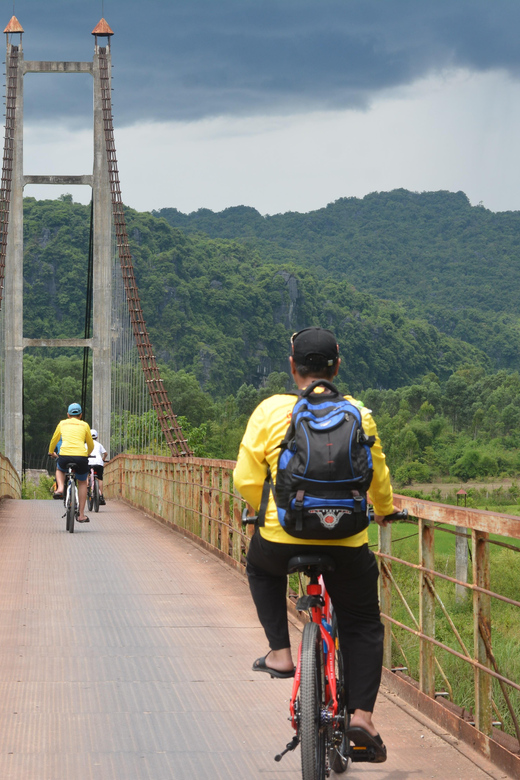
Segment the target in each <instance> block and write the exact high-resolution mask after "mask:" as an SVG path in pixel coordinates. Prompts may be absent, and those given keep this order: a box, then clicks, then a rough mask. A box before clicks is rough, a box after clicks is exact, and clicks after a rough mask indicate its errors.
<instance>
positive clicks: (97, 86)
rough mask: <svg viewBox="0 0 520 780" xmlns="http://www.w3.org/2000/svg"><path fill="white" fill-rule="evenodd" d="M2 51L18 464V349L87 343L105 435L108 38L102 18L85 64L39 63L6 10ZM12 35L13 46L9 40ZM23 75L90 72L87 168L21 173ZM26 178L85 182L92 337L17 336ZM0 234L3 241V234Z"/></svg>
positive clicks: (8, 383) (11, 420)
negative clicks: (103, 68) (101, 41)
mask: <svg viewBox="0 0 520 780" xmlns="http://www.w3.org/2000/svg"><path fill="white" fill-rule="evenodd" d="M4 32H5V34H6V36H7V55H6V79H7V83H6V88H7V92H6V147H7V148H5V149H4V166H3V177H2V190H4V192H2V193H1V194H2V195H3V196H4V197H3V198H2V206H3V209H2V212H1V215H0V227H1V228H2V238H3V239H4V240H3V241H2V244H4V246H0V249H2V248H3V249H4V251H5V284H4V295H3V298H4V306H5V420H6V430H5V454H6V455H7V457H8V458H9V460H10V461H11V463H12V464H13V465H14V467H15V468H16V470H17V471H18V472H21V469H22V441H23V395H22V393H23V350H24V348H25V347H89V348H91V349H92V414H93V419H95V421H96V427H97V429H98V430H99V438H100V440H101V441H103V442H107V443H108V442H109V441H110V398H111V393H110V380H111V371H110V325H111V283H112V254H111V251H112V208H111V197H110V183H109V177H108V165H107V155H106V150H105V134H104V127H103V105H102V95H101V78H100V56H99V48H100V47H99V45H98V38H103V37H105V38H106V39H107V41H108V46H107V47H106V49H105V52H106V54H105V61H106V62H107V66H108V78H109V79H110V65H111V63H110V36H112V35H113V32H112V30H111V29H110V27H109V26H108V24H107V23H106V22H105V20H104V19H102V20H101V22H100V23H99V24H98V25H97V27H96V28H95V29H94V30H93V34H94V35H95V42H96V43H95V51H94V58H93V61H92V62H47V61H28V60H25V59H24V55H23V46H22V36H23V28H22V26H21V24H20V23H19V22H18V20H17V19H16V17H14V16H13V18H12V19H11V21H10V22H9V24H8V25H7V27H6V28H5V30H4ZM15 36H19V40H18V41H17V44H16V45H15V43H14V42H13V38H14V37H15ZM28 73H36V74H38V73H56V74H62V73H67V74H90V75H91V76H93V77H94V101H93V102H94V122H93V126H94V164H93V172H92V174H86V175H80V176H61V175H60V176H57V175H47V176H34V175H30V174H29V175H24V172H23V80H24V76H25V75H26V74H28ZM26 184H59V185H67V184H83V185H89V186H90V187H92V202H93V223H94V229H93V263H94V265H93V294H92V304H93V335H92V338H90V339H81V338H76V339H52V338H47V339H45V338H43V339H27V338H24V335H23V189H24V186H25V185H26ZM4 237H6V239H7V240H6V241H5V238H4Z"/></svg>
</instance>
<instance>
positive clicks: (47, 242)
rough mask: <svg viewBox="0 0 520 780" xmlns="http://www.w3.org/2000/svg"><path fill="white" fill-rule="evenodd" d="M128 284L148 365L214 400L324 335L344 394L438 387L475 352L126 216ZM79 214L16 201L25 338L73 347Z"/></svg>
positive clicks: (64, 203) (287, 267)
mask: <svg viewBox="0 0 520 780" xmlns="http://www.w3.org/2000/svg"><path fill="white" fill-rule="evenodd" d="M126 216H127V224H128V231H129V237H130V243H131V250H132V255H133V259H134V264H135V271H136V278H137V282H138V285H139V288H140V293H141V301H142V305H143V310H144V314H145V318H146V321H147V324H148V327H149V330H150V335H151V339H152V343H153V344H154V349H155V352H156V355H157V356H158V357H159V358H160V359H161V360H162V361H163V362H164V363H166V364H167V365H168V366H170V367H171V368H172V369H174V370H177V371H178V370H180V369H184V370H186V371H189V372H192V373H193V374H194V375H195V376H196V377H197V379H198V380H199V382H200V384H201V385H202V387H203V388H204V389H206V390H208V391H211V392H212V393H214V394H215V395H217V396H224V395H226V394H227V393H230V392H236V391H237V390H238V388H239V387H240V385H241V384H242V383H243V382H246V383H251V384H254V385H257V386H258V385H260V384H261V383H262V382H263V381H264V380H265V378H266V377H267V376H268V375H269V374H270V373H271V371H278V372H279V371H287V369H288V363H287V354H288V340H289V337H290V334H291V333H292V332H294V331H296V330H298V329H299V328H302V327H305V326H307V325H309V324H321V325H323V326H328V327H331V328H332V329H333V330H334V331H335V332H336V334H337V336H338V339H339V342H340V347H341V349H342V353H343V356H344V360H343V364H342V367H341V374H340V377H341V379H342V380H343V382H345V383H347V384H348V386H349V387H351V388H352V389H353V390H359V389H362V388H367V387H385V388H388V387H398V386H399V385H403V384H408V383H409V382H411V381H413V380H414V379H415V378H417V377H419V376H421V375H423V374H424V373H425V372H427V371H434V372H436V373H437V374H439V375H440V376H441V377H447V376H449V375H450V374H451V373H452V372H453V371H454V370H455V369H456V368H457V367H459V366H460V365H462V364H464V363H465V362H470V363H472V364H476V365H481V366H488V367H489V366H490V365H491V361H490V360H489V359H488V358H486V356H485V355H484V354H483V353H482V352H479V351H478V350H477V349H475V348H472V347H470V346H468V345H467V344H464V343H463V342H462V341H460V340H458V339H453V338H451V337H448V336H446V335H444V334H442V333H440V332H439V331H438V330H437V329H436V328H435V327H434V326H432V325H431V324H429V323H428V322H426V320H424V319H422V318H420V317H419V312H415V313H414V314H413V313H411V312H410V311H408V309H407V306H406V305H402V304H399V303H396V302H391V301H384V300H382V299H378V298H376V297H374V296H372V295H369V294H367V293H364V292H360V291H359V289H358V285H357V284H355V285H353V284H352V283H351V282H350V281H349V278H348V275H347V274H344V275H342V276H341V278H337V277H336V276H334V275H333V274H328V273H326V272H325V271H324V270H323V269H321V271H320V270H319V269H316V268H312V267H310V266H308V267H304V266H302V265H301V264H300V265H298V264H296V262H295V258H294V257H293V258H291V260H290V261H289V260H288V261H287V262H285V263H282V262H277V263H276V264H275V263H274V262H273V260H272V258H267V259H266V258H265V257H264V256H263V253H262V248H251V247H249V246H247V245H244V244H243V243H240V242H237V241H231V240H227V239H209V238H207V237H206V236H198V235H193V236H187V235H185V234H184V233H183V232H182V231H181V230H180V229H178V228H172V227H171V226H170V225H169V224H168V223H167V222H166V221H165V220H161V219H156V218H154V217H153V216H151V215H150V214H141V213H138V212H135V211H132V210H130V209H128V210H127V212H126ZM89 217H90V209H89V208H88V207H87V206H82V205H81V204H76V203H73V202H72V200H71V199H70V198H67V197H65V198H64V199H61V200H59V201H43V202H39V201H36V200H34V199H32V198H27V199H26V201H25V237H24V247H25V248H24V255H25V259H24V298H25V323H26V324H25V334H24V335H25V336H27V337H29V338H38V337H40V338H42V337H44V336H46V337H49V338H51V337H53V338H59V337H71V336H76V337H78V336H81V335H82V333H83V331H84V316H85V315H84V301H85V284H86V275H87V252H88V236H89Z"/></svg>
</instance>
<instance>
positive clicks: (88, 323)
mask: <svg viewBox="0 0 520 780" xmlns="http://www.w3.org/2000/svg"><path fill="white" fill-rule="evenodd" d="M93 286H94V201H93V200H92V201H91V202H90V235H89V242H88V268H87V295H86V304H85V336H84V338H86V339H89V338H90V335H91V328H92V294H93ZM89 357H90V348H89V347H83V376H82V379H81V408H82V409H83V419H84V420H85V419H86V417H87V384H88V364H89ZM93 424H94V423H93V422H92V425H93Z"/></svg>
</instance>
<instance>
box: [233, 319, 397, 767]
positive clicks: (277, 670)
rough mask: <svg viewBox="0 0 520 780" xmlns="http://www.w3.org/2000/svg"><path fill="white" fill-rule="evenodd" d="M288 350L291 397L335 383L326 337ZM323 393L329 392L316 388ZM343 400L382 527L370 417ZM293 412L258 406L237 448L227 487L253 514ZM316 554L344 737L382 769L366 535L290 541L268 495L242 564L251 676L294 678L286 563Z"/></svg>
mask: <svg viewBox="0 0 520 780" xmlns="http://www.w3.org/2000/svg"><path fill="white" fill-rule="evenodd" d="M291 346H292V354H291V356H290V357H289V361H290V365H291V372H292V375H293V378H294V381H295V383H296V385H297V387H298V390H299V391H302V390H304V389H305V388H306V387H308V386H309V385H310V384H311V383H312V382H314V381H316V380H317V379H326V380H329V381H331V380H332V379H333V378H334V377H335V376H336V375H337V373H338V369H339V365H340V358H339V350H338V345H337V343H336V339H335V336H334V334H333V333H331V331H329V330H325V329H322V328H305V329H304V330H302V331H300V332H299V333H296V334H295V335H294V336H293V337H292V339H291ZM323 392H325V393H326V392H330V391H328V390H327V388H326V387H324V388H323ZM346 398H347V399H348V400H349V401H350V402H351V403H353V404H355V405H356V406H357V407H358V408H359V409H360V412H361V418H362V425H363V430H364V432H365V434H366V435H367V436H369V437H373V440H374V443H373V445H372V447H371V455H372V465H373V477H372V482H371V484H370V488H369V497H370V501H371V502H372V504H373V506H374V513H375V520H376V522H378V523H379V524H380V525H386V521H385V516H386V515H389V514H392V512H394V506H393V493H392V487H391V483H390V474H389V471H388V467H387V465H386V461H385V455H384V453H383V450H382V447H381V442H380V439H379V436H378V434H377V428H376V424H375V422H374V420H373V418H372V416H371V414H370V410H368V409H366V408H364V407H363V405H362V404H361V403H360V402H358V401H356V400H355V399H353V398H351V397H350V396H346ZM294 405H295V398H294V396H291V395H275V396H272V397H271V398H268V399H267V400H265V401H263V402H262V403H261V404H259V406H257V408H256V409H255V411H254V412H253V414H252V415H251V417H250V419H249V422H248V425H247V429H246V432H245V434H244V437H243V439H242V443H241V445H240V451H239V455H238V460H237V465H236V468H235V471H234V484H235V487H236V488H237V489H238V491H239V492H240V493H241V495H242V496H243V497H244V498H245V500H246V501H247V502H248V503H249V504H251V506H252V507H253V509H254V510H255V511H258V509H259V507H260V504H261V498H262V490H263V486H264V482H265V479H266V475H267V472H268V468H269V469H270V472H271V479H272V482H273V484H275V483H276V475H277V464H278V457H279V454H280V448H279V445H280V443H281V441H282V440H283V438H284V436H285V433H286V431H287V428H288V426H289V423H290V421H291V414H292V410H293V407H294ZM366 525H368V520H367V522H366ZM324 550H325V551H326V552H327V554H328V555H331V556H332V557H333V558H334V560H335V564H336V570H335V571H334V572H332V573H331V572H328V573H326V574H325V575H324V579H325V585H326V588H327V591H328V593H329V595H330V597H331V600H332V603H333V605H334V609H335V612H336V615H337V619H338V633H339V638H340V645H341V649H342V653H343V657H344V667H345V670H346V676H347V686H348V691H347V696H348V711H349V714H350V723H349V732H350V734H349V737H350V739H351V741H353V742H354V744H356V743H357V744H360V745H365V746H366V745H370V746H372V747H374V749H375V751H376V756H377V759H376V760H377V761H380V762H381V761H385V760H386V748H385V746H384V745H383V742H382V740H381V737H380V736H379V734H378V731H377V729H376V728H375V726H374V724H373V721H372V712H373V710H374V705H375V701H376V697H377V692H378V690H379V685H380V681H381V670H382V662H383V635H384V628H383V625H382V623H381V619H380V613H379V600H378V591H377V580H378V576H379V570H378V567H377V563H376V559H375V556H374V554H373V553H372V552H371V551H370V550H369V548H368V533H367V530H366V527H365V528H364V529H363V530H362V531H361V532H359V533H356V534H354V535H353V536H349V537H347V538H343V539H328V540H323V541H322V540H319V541H318V540H312V539H301V538H298V539H297V538H295V537H294V536H290V535H289V534H288V533H287V532H286V530H284V528H283V527H282V526H281V525H280V522H279V520H278V512H277V508H276V504H275V501H274V498H273V495H272V491H271V492H270V494H269V503H268V505H267V509H266V512H265V522H264V525H263V527H261V528H257V530H256V532H255V534H254V536H253V537H252V539H251V543H250V547H249V551H248V556H247V575H248V579H249V586H250V589H251V595H252V597H253V600H254V602H255V606H256V609H257V612H258V617H259V619H260V622H261V624H262V626H263V628H264V631H265V633H266V636H267V639H268V642H269V646H270V648H271V649H270V651H269V653H268V654H267V655H266V656H264V657H262V658H258V659H257V660H256V661H255V662H254V664H253V670H254V671H259V672H268V673H269V674H271V675H273V676H275V677H292V676H294V663H293V658H292V653H291V647H290V641H289V630H288V621H287V607H286V592H287V562H288V560H289V559H290V558H292V557H293V556H295V555H301V554H312V553H317V554H319V553H320V552H323V551H324Z"/></svg>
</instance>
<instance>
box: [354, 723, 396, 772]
mask: <svg viewBox="0 0 520 780" xmlns="http://www.w3.org/2000/svg"><path fill="white" fill-rule="evenodd" d="M345 736H346V737H348V739H350V741H351V742H353V743H354V750H355V749H356V748H365V749H367V748H368V749H371V752H373V756H374V757H373V758H372V759H371V760H372V762H373V763H374V764H382V763H383V761H386V747H385V746H384V744H383V740H382V739H381V737H380V736H379V734H376V735H375V737H374V736H372V734H370V733H369V732H368V731H367V730H366V729H364V728H362V727H361V726H349V728H348V729H345Z"/></svg>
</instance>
